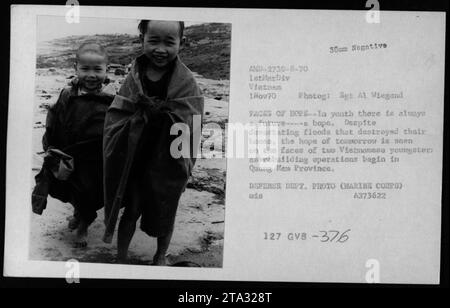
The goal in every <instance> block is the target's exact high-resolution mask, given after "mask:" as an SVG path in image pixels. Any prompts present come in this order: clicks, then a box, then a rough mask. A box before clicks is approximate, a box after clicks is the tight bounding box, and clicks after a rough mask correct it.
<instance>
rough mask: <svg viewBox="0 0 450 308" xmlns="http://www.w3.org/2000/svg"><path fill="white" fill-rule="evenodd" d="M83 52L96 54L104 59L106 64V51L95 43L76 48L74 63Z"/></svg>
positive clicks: (87, 43)
mask: <svg viewBox="0 0 450 308" xmlns="http://www.w3.org/2000/svg"><path fill="white" fill-rule="evenodd" d="M85 52H93V53H96V54H99V55H101V56H103V57H104V58H105V61H106V62H108V53H107V52H106V49H105V48H104V47H103V46H102V45H100V44H98V43H95V42H86V43H83V44H81V45H80V47H78V50H77V53H76V61H77V62H78V61H79V59H80V56H81V55H82V54H83V53H85Z"/></svg>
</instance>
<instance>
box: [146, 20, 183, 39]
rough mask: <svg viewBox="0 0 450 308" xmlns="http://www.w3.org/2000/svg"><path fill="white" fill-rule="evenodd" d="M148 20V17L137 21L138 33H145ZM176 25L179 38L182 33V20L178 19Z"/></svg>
mask: <svg viewBox="0 0 450 308" xmlns="http://www.w3.org/2000/svg"><path fill="white" fill-rule="evenodd" d="M150 21H151V20H149V19H142V20H141V21H140V22H139V25H138V29H139V33H141V34H142V35H145V32H146V31H147V27H148V24H149V23H150ZM178 25H179V34H180V39H182V38H183V33H184V21H178Z"/></svg>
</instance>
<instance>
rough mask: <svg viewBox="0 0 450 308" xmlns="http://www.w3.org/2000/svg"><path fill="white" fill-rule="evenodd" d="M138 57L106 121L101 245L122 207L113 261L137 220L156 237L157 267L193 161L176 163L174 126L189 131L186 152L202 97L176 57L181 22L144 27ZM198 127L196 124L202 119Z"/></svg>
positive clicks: (163, 260) (200, 112)
mask: <svg viewBox="0 0 450 308" xmlns="http://www.w3.org/2000/svg"><path fill="white" fill-rule="evenodd" d="M138 28H139V31H140V39H141V42H142V49H143V54H142V55H141V56H139V57H138V58H136V59H135V61H134V62H133V63H132V67H131V71H130V73H129V74H128V76H127V77H126V79H125V82H124V84H123V85H122V87H121V89H120V91H119V94H118V95H117V96H116V97H115V99H114V101H113V103H112V105H111V107H110V108H109V110H108V113H107V116H106V119H105V132H104V134H105V135H104V152H103V153H104V164H105V168H104V172H105V223H106V232H105V236H104V241H105V242H111V240H112V236H113V232H114V227H115V224H116V221H117V217H118V211H119V209H120V207H122V206H125V210H124V213H123V215H122V217H121V220H120V223H119V230H118V239H117V244H118V262H125V261H126V259H127V253H128V247H129V245H130V242H131V239H132V237H133V234H134V232H135V229H136V222H137V220H138V218H139V217H141V229H142V230H143V231H144V232H146V233H147V234H148V235H149V236H152V237H157V245H158V247H157V251H156V253H155V254H154V257H153V264H154V265H165V264H166V252H167V249H168V247H169V244H170V240H171V237H172V231H173V227H174V220H175V214H176V211H177V207H178V201H179V199H180V196H181V194H182V192H183V191H184V190H185V187H186V184H187V181H188V179H189V176H190V174H191V170H192V167H193V166H194V163H195V157H193V155H189V156H190V157H183V156H181V157H178V158H177V157H174V156H172V155H171V151H170V146H171V143H172V142H173V141H174V139H175V138H177V136H174V135H171V132H170V130H171V128H172V126H173V124H175V123H182V124H185V125H186V126H187V127H188V128H189V129H190V132H191V133H190V135H189V139H190V140H189V141H190V142H191V143H190V145H191V148H196V147H197V146H198V143H197V144H195V143H196V142H195V141H194V142H192V140H191V139H194V140H195V139H196V138H193V135H195V134H197V140H199V135H200V134H201V132H200V128H198V129H196V130H195V131H194V130H193V119H194V116H195V115H198V117H199V118H201V117H202V115H203V97H202V95H201V92H200V89H199V87H198V85H197V83H196V81H195V79H194V77H193V74H192V72H191V71H190V70H189V69H188V68H187V67H186V66H185V65H184V64H183V63H182V62H181V60H180V59H179V57H178V53H179V51H180V47H181V46H182V45H183V43H184V40H185V38H184V36H183V30H184V23H183V22H179V21H156V20H151V21H150V20H142V21H141V22H140V24H139V27H138ZM200 123H201V120H200Z"/></svg>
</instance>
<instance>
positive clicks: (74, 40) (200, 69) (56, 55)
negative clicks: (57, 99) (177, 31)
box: [37, 23, 231, 80]
mask: <svg viewBox="0 0 450 308" xmlns="http://www.w3.org/2000/svg"><path fill="white" fill-rule="evenodd" d="M136 33H137V29H136ZM185 36H186V45H185V46H184V48H183V49H182V50H181V52H180V58H181V59H182V60H183V62H184V63H185V64H186V65H187V66H188V67H189V68H190V69H191V70H192V71H194V72H197V73H198V74H200V75H203V76H204V77H205V78H209V79H216V80H219V79H229V76H230V71H229V70H230V46H231V26H230V25H228V24H217V23H208V24H200V25H193V26H190V27H187V28H186V29H185ZM88 41H96V42H98V43H100V44H102V45H103V46H105V47H106V49H107V51H108V54H109V58H110V62H111V63H118V64H122V65H128V64H129V63H130V62H131V61H132V60H133V59H134V58H135V57H136V56H137V55H139V54H140V52H141V43H140V41H139V37H138V35H137V34H136V35H129V34H97V35H86V36H69V37H65V38H60V39H55V40H52V41H50V42H45V43H42V44H40V46H38V51H37V53H38V56H37V68H52V67H55V68H71V67H73V63H74V54H75V51H76V49H77V47H78V46H79V45H80V44H82V43H84V42H88Z"/></svg>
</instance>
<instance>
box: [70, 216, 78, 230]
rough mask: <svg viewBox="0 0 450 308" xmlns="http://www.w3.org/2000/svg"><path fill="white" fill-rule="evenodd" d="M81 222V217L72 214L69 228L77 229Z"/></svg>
mask: <svg viewBox="0 0 450 308" xmlns="http://www.w3.org/2000/svg"><path fill="white" fill-rule="evenodd" d="M79 224H80V218H78V217H75V216H72V217H70V218H69V229H70V230H75V229H76V228H78V226H79Z"/></svg>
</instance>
